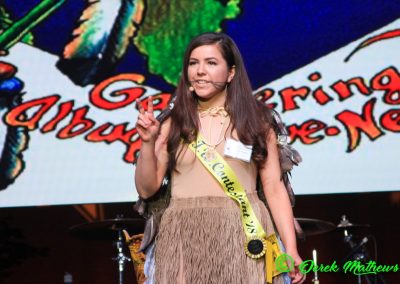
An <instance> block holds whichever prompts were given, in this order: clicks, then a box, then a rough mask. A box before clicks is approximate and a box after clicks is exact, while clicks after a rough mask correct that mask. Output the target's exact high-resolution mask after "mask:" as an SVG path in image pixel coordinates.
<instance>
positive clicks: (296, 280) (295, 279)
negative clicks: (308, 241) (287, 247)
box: [287, 251, 306, 284]
mask: <svg viewBox="0 0 400 284" xmlns="http://www.w3.org/2000/svg"><path fill="white" fill-rule="evenodd" d="M287 254H288V255H290V256H291V257H292V258H293V260H294V268H293V269H292V270H291V271H290V272H289V277H290V278H291V279H292V284H300V283H303V282H304V281H305V280H306V275H305V274H303V273H301V271H300V270H299V265H300V264H301V263H302V262H303V260H302V259H301V257H300V255H299V253H298V252H297V251H294V252H290V251H287Z"/></svg>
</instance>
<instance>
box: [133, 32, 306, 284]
mask: <svg viewBox="0 0 400 284" xmlns="http://www.w3.org/2000/svg"><path fill="white" fill-rule="evenodd" d="M175 96H176V101H175V106H174V108H173V110H172V113H171V116H170V117H169V118H168V119H167V120H166V121H165V122H164V123H162V125H160V123H159V122H158V121H157V119H155V117H154V114H153V106H152V101H151V99H150V101H149V106H148V109H147V111H145V109H144V108H143V106H141V104H140V102H139V101H137V103H138V106H139V112H140V114H139V116H138V120H137V131H138V133H139V135H140V137H141V139H142V147H141V151H140V156H139V159H138V162H137V165H136V172H135V182H136V189H137V191H138V193H139V195H140V196H141V197H142V198H143V199H146V198H149V197H151V196H153V195H154V194H155V193H156V192H157V190H158V189H159V188H160V185H161V183H162V181H163V178H164V176H165V174H166V173H167V172H168V173H170V175H171V200H170V203H169V206H168V208H167V209H166V211H165V213H164V214H163V216H162V219H161V224H160V228H159V232H158V235H157V238H156V242H155V254H154V255H155V275H154V280H155V283H191V284H192V283H246V284H247V283H251V284H253V283H254V284H256V283H260V284H261V283H265V282H266V278H268V277H267V274H269V275H271V273H272V272H271V271H272V269H273V268H272V267H267V268H266V265H265V258H264V257H261V258H255V259H253V258H252V257H253V256H255V255H256V254H258V253H259V252H260V251H259V249H260V248H261V250H263V253H265V252H266V254H265V255H268V253H270V251H269V250H265V248H266V247H267V248H268V246H265V243H263V242H262V240H263V239H265V237H264V238H258V239H257V237H255V238H254V239H255V241H254V242H251V241H250V239H253V237H254V236H250V237H249V235H251V234H252V233H253V232H254V231H252V230H251V228H250V227H251V225H249V224H256V223H257V222H259V223H260V224H261V226H262V228H261V229H260V228H258V231H257V232H258V235H257V236H259V235H262V234H264V236H270V235H271V234H273V233H274V232H275V229H277V233H279V235H280V238H281V240H282V242H283V245H284V247H285V250H286V253H287V254H288V255H290V256H291V257H292V258H293V259H294V263H295V265H296V266H297V265H299V264H300V263H301V261H302V260H301V258H300V256H299V254H298V252H297V245H296V237H295V230H294V225H293V214H292V208H291V205H290V201H289V197H288V194H287V192H286V189H285V186H284V184H283V182H282V180H281V170H280V164H279V156H278V155H279V154H278V147H277V138H276V134H275V132H274V131H273V130H272V128H271V119H272V116H271V113H270V111H269V110H268V109H267V108H266V107H265V106H264V105H263V104H261V103H259V102H258V101H257V100H256V99H255V98H254V96H253V95H252V88H251V85H250V82H249V79H248V77H247V73H246V70H245V67H244V64H243V60H242V58H241V55H240V52H239V50H238V48H237V46H236V44H235V43H234V42H233V40H232V39H231V38H230V37H229V36H227V35H225V34H222V33H205V34H202V35H199V36H197V37H196V38H194V39H193V40H192V41H191V42H190V44H189V46H188V47H187V50H186V52H185V55H184V60H183V70H182V75H181V79H180V82H179V85H178V87H177V89H176V93H175ZM246 145H247V146H246ZM199 149H203V150H202V152H201V154H199V153H200V152H199V151H200V150H199ZM198 150H199V151H198ZM217 156H219V157H220V158H221V157H222V158H221V159H223V160H218V159H219V158H218V157H217ZM206 164H209V165H210V168H207V166H206ZM228 167H230V168H231V169H232V171H233V174H229V173H227V172H224V171H219V170H220V169H222V168H224V169H225V168H228ZM213 170H214V171H215V172H214V175H213V173H212V171H213ZM218 176H219V177H220V178H222V180H218ZM257 178H259V179H260V180H261V183H262V186H263V191H264V194H265V197H266V200H267V203H268V207H269V210H270V211H268V209H267V208H266V206H265V205H264V203H263V202H262V201H261V200H260V199H259V198H258V196H257V192H256V186H257ZM234 181H237V182H234ZM233 184H235V185H233ZM238 184H240V186H239V187H241V188H242V189H243V190H244V191H245V195H246V196H247V199H248V201H249V204H248V203H246V202H245V199H246V198H242V197H243V194H241V193H240V192H239V191H237V190H240V189H239V188H234V187H235V186H237V185H238ZM232 197H239V198H237V199H236V200H235V199H234V198H232ZM250 207H251V208H250ZM250 211H253V212H254V214H253V216H252V217H249V216H250V215H252V214H250ZM269 212H271V215H272V218H273V220H274V222H272V220H271V218H270V214H269ZM248 213H249V214H248ZM248 218H250V219H248ZM246 226H248V227H246ZM260 231H261V233H260ZM259 239H261V241H260V240H259ZM271 244H272V242H271ZM252 245H255V246H252ZM249 251H250V252H249ZM263 253H261V254H263ZM261 254H260V255H261ZM257 257H258V255H257ZM267 263H268V262H267ZM272 265H273V266H275V264H274V263H272V264H271V263H268V266H272ZM266 271H267V272H266ZM289 275H290V277H291V279H292V281H293V283H301V282H302V281H304V276H303V275H302V274H301V273H299V271H298V269H293V270H292V271H291V272H290V273H289ZM286 277H287V275H286ZM273 279H274V280H273V283H284V274H279V275H278V276H276V277H274V278H273Z"/></svg>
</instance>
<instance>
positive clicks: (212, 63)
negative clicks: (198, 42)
mask: <svg viewBox="0 0 400 284" xmlns="http://www.w3.org/2000/svg"><path fill="white" fill-rule="evenodd" d="M233 75H234V68H231V70H229V68H228V64H227V63H226V61H225V59H224V57H223V56H222V53H221V51H220V50H219V48H218V46H217V45H216V44H212V45H202V46H199V47H197V48H195V49H193V51H192V53H191V54H190V58H189V66H188V78H189V81H190V83H191V85H192V87H193V88H194V90H195V92H196V94H197V96H199V97H200V98H201V99H206V100H207V99H210V98H213V97H214V96H215V95H218V94H221V93H222V92H223V91H224V89H225V85H226V84H227V83H228V82H230V81H231V80H232V78H233ZM213 83H214V84H213Z"/></svg>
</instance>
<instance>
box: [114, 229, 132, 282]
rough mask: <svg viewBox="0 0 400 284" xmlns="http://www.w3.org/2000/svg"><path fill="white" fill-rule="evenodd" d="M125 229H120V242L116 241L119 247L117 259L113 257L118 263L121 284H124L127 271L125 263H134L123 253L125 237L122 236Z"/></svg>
mask: <svg viewBox="0 0 400 284" xmlns="http://www.w3.org/2000/svg"><path fill="white" fill-rule="evenodd" d="M122 230H123V228H121V227H120V228H118V241H115V242H114V244H115V246H116V247H117V257H113V260H115V261H118V274H119V278H118V279H119V281H118V283H119V284H123V283H124V270H125V262H129V261H132V260H131V259H130V258H129V257H127V256H125V255H124V252H123V244H124V241H123V236H122Z"/></svg>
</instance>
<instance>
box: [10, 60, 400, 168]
mask: <svg viewBox="0 0 400 284" xmlns="http://www.w3.org/2000/svg"><path fill="white" fill-rule="evenodd" d="M320 77H321V75H320V74H319V73H318V72H315V73H313V74H311V75H310V76H309V80H310V81H317V80H319V78H320ZM144 80H145V77H144V76H143V75H140V74H120V75H117V76H114V77H111V78H108V79H106V80H104V81H103V82H101V83H99V84H98V85H96V86H94V88H93V89H92V90H91V91H90V92H89V101H90V103H91V105H86V106H83V107H79V108H76V109H74V101H73V100H70V101H66V102H60V99H61V96H60V95H58V94H55V95H50V96H46V97H42V98H38V99H34V100H30V101H27V102H24V103H22V104H20V105H18V106H17V107H15V108H13V109H11V110H10V111H9V112H8V113H7V114H6V115H5V122H6V123H7V124H8V125H10V126H19V127H26V128H27V129H28V130H29V131H33V130H36V129H39V130H40V131H41V132H42V133H43V134H45V133H49V132H52V131H56V130H58V131H57V134H56V137H57V138H58V139H70V138H73V137H77V136H80V135H84V139H85V140H86V141H87V142H105V143H108V144H110V143H113V142H115V141H119V142H122V143H123V144H124V145H125V146H126V151H125V153H124V156H123V159H124V161H126V162H128V163H134V162H136V154H137V152H138V151H139V149H140V139H139V135H138V134H137V130H136V128H131V129H128V122H123V123H120V124H112V123H104V124H101V125H99V126H97V125H96V122H95V121H94V120H93V119H91V118H90V117H89V111H90V109H91V107H96V108H99V109H102V110H105V111H113V110H116V109H120V108H123V107H127V106H129V105H130V104H132V103H134V102H135V100H136V99H140V98H144V97H146V89H145V88H144V87H142V86H141V85H140V84H141V83H143V82H144ZM123 81H131V82H134V83H136V84H138V86H135V87H129V88H123V89H121V88H119V89H117V90H113V87H115V86H121V85H120V84H118V83H120V82H123ZM366 81H367V80H366V79H364V78H361V77H354V78H351V79H349V80H347V81H343V80H339V81H337V82H336V83H335V84H333V85H332V86H331V88H332V89H333V90H334V91H335V92H336V94H337V96H338V98H339V100H340V101H345V100H346V99H348V98H350V97H351V96H353V95H354V94H353V93H352V91H351V90H350V86H355V87H357V89H358V90H359V91H360V93H361V94H362V95H364V96H366V97H368V96H370V95H371V94H372V92H373V91H375V90H376V91H384V94H383V103H385V104H387V105H396V106H397V105H399V104H400V74H399V72H398V71H397V69H396V68H395V67H393V66H391V67H388V68H386V69H384V70H382V71H380V72H379V73H377V74H376V75H375V76H374V77H373V78H371V79H370V80H369V85H367V84H366V83H365V82H366ZM115 88H116V87H115ZM109 90H113V91H109ZM278 93H279V95H280V98H281V100H282V112H283V113H285V112H288V111H293V110H296V109H299V108H300V107H299V106H298V104H297V102H296V100H295V99H296V98H301V99H303V100H304V99H306V98H307V97H308V96H310V95H311V96H312V97H313V99H315V100H316V101H317V102H318V104H319V105H321V107H323V105H325V104H328V103H329V102H330V101H332V100H333V98H332V97H331V96H329V95H328V94H327V93H326V92H325V91H324V90H323V89H322V88H317V89H316V90H313V91H311V90H310V88H308V87H305V86H304V87H301V88H297V89H295V88H293V87H287V88H284V89H282V90H280V91H279V92H278ZM274 94H275V92H274V90H271V89H264V90H262V91H260V92H258V93H257V94H255V95H256V97H257V99H259V100H261V101H263V102H265V103H267V101H268V100H269V99H270V98H271V97H272V96H273V95H274ZM108 96H110V97H114V98H115V97H117V98H121V100H120V101H118V102H115V101H110V100H108V99H107V97H108ZM171 97H172V96H171V94H168V93H158V94H155V95H153V101H154V110H156V111H160V110H162V109H164V108H166V106H167V105H168V103H169V101H170V99H171ZM376 101H377V99H376V98H371V99H369V100H368V101H367V102H366V103H365V104H364V106H363V109H362V111H361V113H356V112H353V111H351V110H343V111H341V112H340V113H338V114H336V115H335V118H336V119H337V120H338V121H340V122H341V123H342V124H343V126H344V127H345V129H346V131H347V133H348V135H347V137H348V148H347V151H348V152H351V151H353V150H355V149H356V148H357V147H358V145H359V144H360V141H361V133H365V134H366V135H367V136H368V137H369V139H370V140H372V141H374V140H376V139H377V138H379V137H381V136H382V135H384V132H383V129H384V130H387V131H391V132H395V133H397V132H400V109H398V108H394V109H390V110H387V111H386V112H384V113H382V114H380V116H379V122H380V124H379V125H378V124H377V122H376V121H377V119H376V118H375V116H376V115H375V114H374V107H375V104H376ZM147 103H148V98H145V99H143V104H144V106H145V107H147ZM268 105H269V106H270V107H276V104H268ZM53 108H54V109H55V108H57V109H56V112H55V114H54V115H53V117H51V118H50V119H49V120H46V121H42V120H44V119H43V117H44V115H45V114H46V113H47V112H48V111H49V110H50V109H52V110H53ZM28 112H29V113H30V115H29V116H28V115H27V113H28ZM61 122H63V123H66V124H64V126H63V127H61V128H60V129H57V127H58V126H59V125H60V124H61ZM39 123H40V126H39ZM287 129H288V131H289V135H290V138H291V141H293V142H294V141H296V140H299V141H300V142H302V143H303V144H314V143H317V142H319V141H321V140H323V139H324V138H325V136H324V135H323V133H321V132H322V131H323V132H324V133H325V135H326V136H334V135H338V134H339V133H340V132H341V130H340V129H339V128H338V127H337V126H328V125H327V124H326V123H324V122H322V121H320V120H317V119H309V120H307V121H305V122H303V123H302V124H300V125H297V124H292V125H288V126H287Z"/></svg>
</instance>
